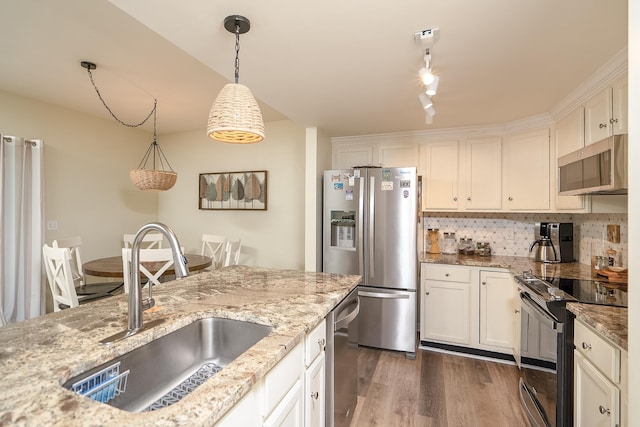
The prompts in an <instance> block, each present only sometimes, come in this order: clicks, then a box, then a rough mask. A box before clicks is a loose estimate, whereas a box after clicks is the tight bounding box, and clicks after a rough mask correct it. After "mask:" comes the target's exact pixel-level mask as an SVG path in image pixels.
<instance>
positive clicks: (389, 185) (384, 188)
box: [380, 181, 393, 191]
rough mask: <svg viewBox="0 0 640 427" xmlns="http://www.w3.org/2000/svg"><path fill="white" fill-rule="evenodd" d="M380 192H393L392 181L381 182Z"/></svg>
mask: <svg viewBox="0 0 640 427" xmlns="http://www.w3.org/2000/svg"><path fill="white" fill-rule="evenodd" d="M380 190H381V191H391V190H393V181H382V182H381V183H380Z"/></svg>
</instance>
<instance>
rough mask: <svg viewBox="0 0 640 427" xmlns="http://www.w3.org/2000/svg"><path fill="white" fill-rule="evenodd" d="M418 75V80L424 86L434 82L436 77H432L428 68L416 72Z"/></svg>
mask: <svg viewBox="0 0 640 427" xmlns="http://www.w3.org/2000/svg"><path fill="white" fill-rule="evenodd" d="M418 75H419V76H420V80H422V83H423V84H424V85H425V86H428V85H430V84H431V83H433V81H434V80H435V78H436V76H434V75H433V73H432V72H431V69H430V68H427V67H423V68H420V71H418Z"/></svg>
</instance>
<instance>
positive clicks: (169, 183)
mask: <svg viewBox="0 0 640 427" xmlns="http://www.w3.org/2000/svg"><path fill="white" fill-rule="evenodd" d="M80 65H81V66H82V68H86V69H87V72H88V73H89V79H90V80H91V84H92V85H93V87H94V88H95V90H96V93H97V94H98V98H100V101H102V105H104V107H105V108H106V109H107V111H108V112H109V114H111V117H113V118H114V119H115V120H116V121H117V122H118V123H120V124H121V125H123V126H127V127H138V126H142V125H143V124H145V123H146V122H147V120H149V118H150V117H151V116H153V141H152V142H151V144H150V145H149V148H148V149H147V152H146V153H145V155H144V156H143V157H142V160H141V161H140V164H139V165H138V168H137V169H133V170H132V171H131V172H129V177H130V178H131V182H132V183H133V185H135V186H136V187H137V188H138V189H140V190H159V191H165V190H169V189H170V188H171V187H173V186H174V185H175V183H176V180H177V179H178V174H177V173H176V172H174V171H173V169H172V168H171V165H170V164H169V160H168V159H167V157H166V156H165V155H164V153H163V152H162V149H161V148H160V144H158V136H157V133H156V124H157V116H156V113H157V110H158V100H157V99H154V100H153V109H152V110H151V112H150V113H149V115H147V117H146V118H145V119H144V120H142V121H141V122H140V123H135V124H129V123H125V122H123V121H122V120H120V119H119V118H118V117H117V116H116V115H115V114H114V113H113V111H111V108H109V107H108V106H107V103H106V102H105V100H104V99H103V98H102V95H101V94H100V91H99V90H98V86H97V85H96V84H95V82H94V81H93V75H92V74H91V70H95V69H96V64H94V63H92V62H88V61H82V62H81V63H80ZM148 164H149V165H148ZM165 165H166V166H165ZM147 166H150V167H151V169H149V168H148V167H147ZM167 168H168V169H169V170H167Z"/></svg>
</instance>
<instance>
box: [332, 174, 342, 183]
mask: <svg viewBox="0 0 640 427" xmlns="http://www.w3.org/2000/svg"><path fill="white" fill-rule="evenodd" d="M331 182H340V174H338V175H331Z"/></svg>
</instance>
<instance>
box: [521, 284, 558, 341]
mask: <svg viewBox="0 0 640 427" xmlns="http://www.w3.org/2000/svg"><path fill="white" fill-rule="evenodd" d="M520 299H521V300H522V305H523V306H524V308H529V310H527V311H528V312H529V313H531V314H533V315H534V316H535V317H536V318H538V319H541V320H542V321H543V322H544V323H545V324H546V325H548V326H549V327H550V328H551V329H553V330H554V331H558V332H559V333H562V323H560V322H558V321H557V319H554V318H553V317H552V316H551V315H550V314H549V313H547V312H546V311H544V310H543V309H542V308H540V306H539V305H538V304H536V302H535V301H534V300H533V299H531V297H530V296H529V295H527V294H525V293H520Z"/></svg>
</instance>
